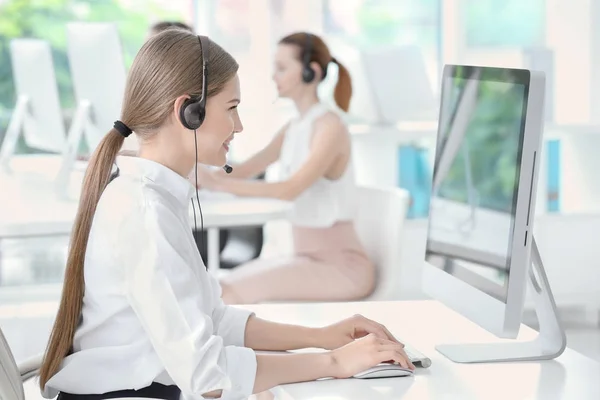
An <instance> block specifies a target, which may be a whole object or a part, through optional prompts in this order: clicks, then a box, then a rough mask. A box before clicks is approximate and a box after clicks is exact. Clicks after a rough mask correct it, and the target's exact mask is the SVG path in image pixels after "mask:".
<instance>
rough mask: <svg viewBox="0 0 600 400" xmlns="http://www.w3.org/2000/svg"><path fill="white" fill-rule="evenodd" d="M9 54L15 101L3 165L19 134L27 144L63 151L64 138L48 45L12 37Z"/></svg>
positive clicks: (11, 151) (35, 147) (8, 158)
mask: <svg viewBox="0 0 600 400" xmlns="http://www.w3.org/2000/svg"><path fill="white" fill-rule="evenodd" d="M10 55H11V61H12V70H13V77H14V83H15V90H16V94H17V103H16V105H15V109H14V111H13V114H12V116H11V120H10V122H9V126H8V129H7V131H6V137H5V140H4V142H3V144H2V152H1V156H0V159H1V160H2V161H1V163H2V164H3V165H5V166H7V163H8V162H9V160H10V157H11V156H12V155H13V154H14V151H15V147H16V144H17V141H18V138H19V136H20V134H23V135H24V138H25V143H26V144H27V145H28V146H29V147H32V148H34V149H38V150H43V151H48V152H51V153H60V152H62V151H63V149H64V146H65V144H66V141H67V139H66V138H67V135H66V132H65V126H64V122H63V119H62V111H61V108H60V100H59V95H58V87H57V83H56V75H55V73H54V63H53V62H52V53H51V50H50V45H49V44H48V42H46V41H44V40H40V39H13V40H11V42H10Z"/></svg>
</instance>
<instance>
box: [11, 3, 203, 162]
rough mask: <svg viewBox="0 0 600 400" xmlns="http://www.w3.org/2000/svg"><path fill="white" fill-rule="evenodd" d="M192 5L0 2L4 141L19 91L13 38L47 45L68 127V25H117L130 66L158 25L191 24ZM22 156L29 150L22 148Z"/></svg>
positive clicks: (70, 92) (70, 94)
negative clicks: (11, 46)
mask: <svg viewBox="0 0 600 400" xmlns="http://www.w3.org/2000/svg"><path fill="white" fill-rule="evenodd" d="M192 9H193V1H192V0H185V1H176V2H173V1H166V0H100V1H83V0H37V1H35V2H32V1H8V2H2V1H0V60H1V61H0V141H1V138H2V136H3V134H4V131H5V129H6V126H7V125H8V121H9V120H10V115H11V112H12V108H13V107H14V105H15V101H16V99H15V88H14V83H13V77H12V67H11V63H10V51H9V44H10V41H11V39H13V38H40V39H44V40H47V41H48V42H49V43H50V45H51V47H52V50H53V61H54V68H55V73H56V79H57V81H58V82H57V83H58V89H59V93H60V102H61V106H62V108H63V110H65V115H66V116H67V117H66V118H65V119H66V120H67V121H66V122H67V123H68V115H69V114H70V110H72V109H73V108H74V106H75V98H74V94H73V87H72V84H71V76H70V71H69V63H68V57H67V39H66V33H65V24H66V23H68V22H70V21H114V22H116V23H117V25H118V27H119V33H120V36H121V41H122V45H123V52H124V58H125V63H126V66H127V67H129V66H130V65H131V63H132V61H133V58H134V57H135V54H136V53H137V51H138V50H139V48H140V47H141V45H142V43H143V42H144V39H145V37H146V34H147V31H148V27H149V26H150V25H151V24H152V23H153V22H155V21H159V20H178V21H182V22H186V23H189V24H191V23H192V21H191V20H190V19H189V17H188V16H189V15H192V13H191V10H192ZM19 151H20V152H23V151H29V149H27V148H26V147H25V146H24V143H20V145H19Z"/></svg>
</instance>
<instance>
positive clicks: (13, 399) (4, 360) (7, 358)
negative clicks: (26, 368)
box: [0, 329, 25, 400]
mask: <svg viewBox="0 0 600 400" xmlns="http://www.w3.org/2000/svg"><path fill="white" fill-rule="evenodd" d="M0 399H2V400H25V394H24V393H23V383H22V380H21V373H20V372H19V368H18V367H17V363H16V362H15V358H14V357H13V354H12V352H11V351H10V347H8V342H7V341H6V338H5V337H4V334H3V333H2V330H1V329H0Z"/></svg>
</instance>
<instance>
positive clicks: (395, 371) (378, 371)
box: [354, 364, 414, 379]
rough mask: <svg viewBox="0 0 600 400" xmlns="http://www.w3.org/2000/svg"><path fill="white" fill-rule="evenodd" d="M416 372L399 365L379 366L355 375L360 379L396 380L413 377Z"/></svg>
mask: <svg viewBox="0 0 600 400" xmlns="http://www.w3.org/2000/svg"><path fill="white" fill-rule="evenodd" d="M413 374H414V372H413V371H412V370H410V369H408V368H404V367H402V366H400V365H398V364H379V365H376V366H374V367H372V368H369V369H367V370H366V371H363V372H360V373H358V374H356V375H354V377H355V378H358V379H374V378H396V377H401V376H412V375H413Z"/></svg>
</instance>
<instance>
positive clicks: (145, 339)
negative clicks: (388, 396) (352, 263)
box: [40, 29, 410, 400]
mask: <svg viewBox="0 0 600 400" xmlns="http://www.w3.org/2000/svg"><path fill="white" fill-rule="evenodd" d="M237 70H238V65H237V63H236V61H235V60H234V59H233V58H232V57H231V55H229V54H228V53H227V52H225V51H224V50H223V49H222V48H221V47H219V46H218V45H217V44H215V43H214V42H212V41H210V40H209V39H208V38H206V37H200V36H196V35H194V34H192V33H191V32H187V31H184V30H179V29H169V30H166V31H164V32H162V33H159V34H157V35H155V36H152V37H151V38H150V39H149V40H148V41H147V42H146V43H145V44H144V46H143V47H142V49H141V50H140V52H139V53H138V55H137V56H136V58H135V60H134V62H133V65H132V67H131V70H130V71H129V76H128V79H127V84H126V88H125V96H124V99H123V108H122V111H121V116H120V118H119V120H117V121H116V122H115V124H114V127H113V128H112V129H111V130H110V131H109V132H108V133H107V134H106V136H105V137H104V139H103V140H102V141H101V143H100V144H99V146H98V147H97V148H96V150H95V152H94V154H93V155H92V157H91V159H90V162H89V166H88V169H87V171H86V176H85V179H84V182H83V187H82V193H81V199H80V204H79V210H78V213H77V217H76V220H75V225H74V227H73V232H72V237H71V243H70V248H69V255H68V261H67V268H66V271H65V278H64V286H63V292H62V297H61V301H60V306H59V310H58V314H57V316H56V320H55V323H54V326H53V328H52V333H51V335H50V339H49V342H48V346H47V349H46V354H45V357H44V361H43V364H42V367H41V371H40V388H41V390H42V394H43V396H44V397H46V398H53V397H55V396H57V395H58V399H59V400H104V399H110V398H135V397H139V398H154V399H168V400H179V398H180V396H182V395H183V396H184V397H185V398H187V399H203V398H217V397H220V398H223V399H243V398H247V397H249V396H250V395H251V394H252V393H257V392H261V391H264V390H267V389H269V388H271V387H274V386H277V385H280V384H284V383H292V382H301V381H307V380H313V379H318V378H323V377H339V378H344V377H349V376H352V375H353V374H356V373H357V372H360V371H362V370H364V369H367V368H369V367H371V366H373V365H375V364H377V363H379V362H382V361H386V360H395V361H397V362H399V363H401V364H403V365H405V366H410V362H409V361H407V360H408V358H407V356H406V354H405V353H404V351H403V349H402V347H403V346H402V345H401V344H400V343H398V342H397V341H396V340H395V339H394V338H393V337H392V336H391V334H389V332H388V331H387V330H386V329H385V328H384V327H382V326H381V325H379V324H377V323H375V322H373V321H370V320H368V319H366V318H363V317H354V318H351V319H348V320H344V321H341V322H339V323H337V324H335V325H330V326H326V327H323V328H304V327H300V326H292V325H282V324H276V323H273V322H269V321H266V320H262V319H260V318H258V317H256V316H255V315H254V314H252V313H250V312H247V311H244V310H241V309H237V308H233V307H231V306H227V305H225V304H224V303H223V301H222V300H221V298H220V293H221V289H220V286H219V284H218V282H217V281H216V280H215V279H214V278H213V277H212V276H211V275H209V274H208V272H207V271H206V269H205V266H204V264H203V262H202V259H201V257H200V254H199V253H198V249H197V247H196V245H195V242H194V239H193V236H192V232H191V230H190V228H189V227H190V225H189V214H188V211H189V206H190V199H191V198H192V196H193V194H195V192H196V191H195V190H194V187H193V185H192V184H191V183H190V181H189V180H188V179H187V176H188V174H189V171H191V170H192V169H193V168H194V166H195V165H196V164H197V163H203V164H209V165H215V166H223V165H224V164H225V160H226V153H227V150H228V145H229V142H230V141H231V140H232V139H233V136H234V134H235V133H238V132H240V131H241V130H242V125H241V121H240V119H239V116H238V113H237V106H238V104H239V103H240V99H241V95H240V86H239V80H238V76H237ZM205 72H206V74H205ZM133 132H135V135H136V138H137V140H138V142H139V152H138V154H137V155H138V157H123V158H122V159H117V160H115V158H117V153H118V152H119V149H120V148H121V146H122V144H123V141H124V139H125V138H126V137H128V136H129V135H131V134H132V133H133ZM115 162H116V163H117V164H118V166H119V170H120V173H119V175H118V176H117V177H116V178H114V179H113V180H110V177H111V169H112V166H113V164H114V163H115ZM356 338H361V339H359V340H355V339H356ZM304 347H321V348H325V349H330V350H331V351H329V352H323V353H307V354H294V355H286V356H273V355H257V354H256V353H255V351H254V350H255V349H260V350H292V349H299V348H304Z"/></svg>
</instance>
